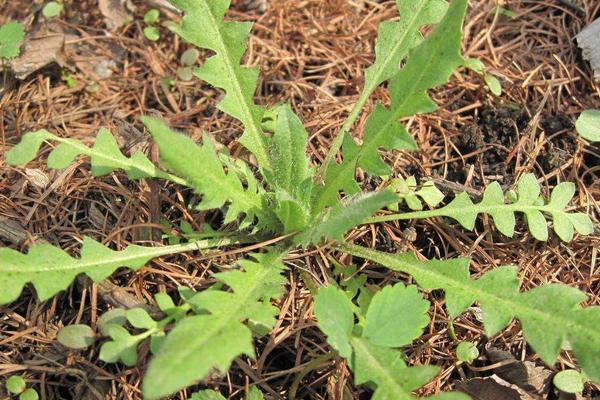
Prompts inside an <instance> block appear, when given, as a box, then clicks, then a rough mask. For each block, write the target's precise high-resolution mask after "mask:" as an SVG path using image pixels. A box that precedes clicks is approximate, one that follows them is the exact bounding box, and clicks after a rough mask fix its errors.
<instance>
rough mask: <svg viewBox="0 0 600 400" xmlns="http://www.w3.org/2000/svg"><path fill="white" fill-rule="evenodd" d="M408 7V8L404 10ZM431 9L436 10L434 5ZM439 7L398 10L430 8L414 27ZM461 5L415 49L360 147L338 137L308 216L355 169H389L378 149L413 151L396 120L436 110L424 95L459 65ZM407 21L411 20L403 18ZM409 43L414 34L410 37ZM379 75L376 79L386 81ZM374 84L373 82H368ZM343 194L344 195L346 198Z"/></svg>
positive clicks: (460, 1)
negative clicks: (339, 158) (338, 157)
mask: <svg viewBox="0 0 600 400" xmlns="http://www.w3.org/2000/svg"><path fill="white" fill-rule="evenodd" d="M409 3H411V4H409ZM436 4H437V5H436ZM441 4H442V3H440V2H436V1H430V2H424V1H416V2H408V1H407V2H406V4H403V5H401V10H402V9H403V8H404V9H406V10H408V9H410V8H412V7H415V9H416V8H420V7H431V9H430V11H431V10H433V11H431V12H430V14H428V15H430V17H429V18H427V19H422V18H423V16H421V19H418V20H420V21H429V22H431V21H434V20H435V18H432V16H439V14H440V11H441V9H442V8H441ZM466 7H467V1H466V0H455V1H453V2H452V4H451V5H450V8H449V9H448V11H447V12H446V14H445V16H444V18H443V19H442V21H441V22H440V23H439V24H438V25H437V26H436V27H435V29H434V31H433V32H432V33H431V35H429V36H428V37H427V38H426V39H425V40H424V41H423V42H422V43H421V44H420V45H419V46H417V47H416V48H415V49H414V51H413V52H412V54H411V55H410V57H409V58H408V60H407V61H406V65H405V66H404V68H402V69H401V70H400V71H399V72H398V73H397V74H395V75H394V76H393V78H391V81H390V95H391V100H392V103H391V106H390V107H389V108H386V107H384V106H381V105H378V106H377V107H376V108H375V110H374V111H373V113H372V114H371V115H370V116H369V118H368V119H367V123H366V125H365V133H364V137H363V143H362V145H361V146H358V145H357V144H356V143H355V142H354V140H353V139H352V138H351V137H350V136H349V135H347V134H346V133H345V132H342V134H343V135H345V136H344V138H343V146H342V148H343V155H344V160H343V162H342V164H341V165H335V163H332V165H330V166H328V167H327V173H326V176H325V177H324V179H325V184H324V185H323V186H324V187H323V188H317V190H316V191H315V198H314V201H313V204H314V206H313V208H314V213H315V214H316V213H319V212H320V211H322V210H323V209H324V208H325V207H327V206H330V205H332V204H335V202H336V201H337V194H338V192H339V191H342V190H343V191H346V190H347V189H348V188H349V187H350V188H351V186H352V185H351V184H349V182H353V181H354V171H355V168H356V167H361V168H363V169H365V171H367V172H369V173H372V174H379V175H384V174H388V173H389V167H388V166H387V165H386V164H385V163H384V162H383V161H382V160H381V158H380V156H379V152H378V151H379V149H380V148H384V149H388V150H390V149H406V150H414V149H416V144H415V142H414V141H413V140H412V138H411V136H410V135H409V134H408V132H407V131H406V128H405V127H404V126H403V125H402V124H401V123H400V121H399V120H400V118H403V117H407V116H411V115H413V114H416V113H426V112H431V111H434V110H435V109H436V108H437V105H436V104H435V103H434V102H433V101H432V100H431V99H430V98H429V95H428V90H429V89H432V88H435V87H436V86H439V85H442V84H444V83H446V82H447V81H448V79H449V77H450V75H451V74H452V72H453V71H454V70H455V69H456V68H458V67H459V66H461V65H462V64H463V57H462V56H461V55H460V44H461V39H462V31H461V28H462V23H463V19H464V15H465V12H466ZM408 15H412V14H410V13H409V14H408ZM411 35H412V37H413V40H414V38H415V37H417V38H418V36H417V35H418V33H417V34H415V33H414V32H413V33H411ZM387 75H389V74H386V75H382V76H387ZM374 82H376V80H375V81H374ZM347 194H348V193H347Z"/></svg>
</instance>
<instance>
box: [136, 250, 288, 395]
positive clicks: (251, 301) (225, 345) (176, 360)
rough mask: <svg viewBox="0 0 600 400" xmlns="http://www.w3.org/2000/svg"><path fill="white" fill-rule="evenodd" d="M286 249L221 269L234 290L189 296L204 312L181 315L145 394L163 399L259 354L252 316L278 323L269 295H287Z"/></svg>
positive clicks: (262, 322)
mask: <svg viewBox="0 0 600 400" xmlns="http://www.w3.org/2000/svg"><path fill="white" fill-rule="evenodd" d="M283 255H284V254H282V253H281V252H277V251H272V252H269V253H266V254H254V255H253V257H254V259H255V260H256V261H249V260H245V261H241V262H240V266H241V267H242V268H243V272H242V271H239V270H235V271H231V272H225V273H220V274H216V275H215V276H216V278H217V279H218V280H219V281H221V282H223V283H225V284H226V285H227V286H228V287H229V288H231V292H225V291H222V290H205V291H203V292H199V293H197V294H195V295H193V296H191V297H190V298H187V299H186V302H187V303H189V304H190V305H191V306H192V308H193V309H194V310H195V311H196V312H198V313H199V314H200V315H196V316H193V317H188V318H185V319H183V320H181V321H180V322H179V323H178V324H177V326H176V327H175V328H174V329H173V330H172V331H171V332H169V333H168V334H167V337H166V339H165V340H164V342H163V343H162V345H161V348H160V351H159V353H158V354H157V355H156V356H155V357H154V358H153V359H152V361H151V362H150V366H149V368H148V372H147V373H146V376H145V377H144V381H143V385H142V390H143V393H144V398H145V399H149V400H152V399H158V398H161V397H163V396H166V395H168V394H171V393H173V392H175V391H177V390H179V389H182V388H184V387H186V386H189V385H191V384H193V383H194V382H196V381H198V380H200V379H203V378H204V377H205V376H206V375H207V374H208V373H210V372H211V371H213V370H218V371H220V372H223V373H224V372H226V371H227V369H229V366H230V364H231V362H232V361H233V359H235V358H236V357H238V356H239V355H241V354H246V355H248V356H254V346H253V344H252V332H251V331H250V328H248V326H247V325H246V324H245V323H244V321H246V320H249V321H252V322H253V323H256V324H260V325H262V326H264V327H268V328H271V327H272V326H273V325H274V324H275V317H274V316H275V315H276V313H277V311H278V310H277V308H276V307H274V306H272V305H271V304H270V302H268V300H269V299H274V298H278V297H280V296H281V295H282V294H283V285H284V283H285V282H286V281H285V279H284V278H283V276H281V272H282V270H283V268H284V267H283V264H282V263H281V257H282V256H283Z"/></svg>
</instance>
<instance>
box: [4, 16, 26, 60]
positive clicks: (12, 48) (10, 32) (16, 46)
mask: <svg viewBox="0 0 600 400" xmlns="http://www.w3.org/2000/svg"><path fill="white" fill-rule="evenodd" d="M23 39H25V28H24V27H23V25H22V24H20V23H19V22H15V21H12V22H7V23H6V24H4V25H2V26H0V60H2V63H4V62H5V61H8V60H10V59H12V58H15V57H18V56H19V54H20V48H21V45H22V44H23Z"/></svg>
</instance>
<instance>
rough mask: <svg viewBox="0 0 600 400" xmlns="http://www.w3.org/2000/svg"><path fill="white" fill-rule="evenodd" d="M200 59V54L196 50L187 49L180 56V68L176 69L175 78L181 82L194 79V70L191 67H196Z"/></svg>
mask: <svg viewBox="0 0 600 400" xmlns="http://www.w3.org/2000/svg"><path fill="white" fill-rule="evenodd" d="M198 57H200V52H199V51H198V50H197V49H194V48H191V49H187V50H186V51H184V52H183V54H182V55H181V59H180V63H181V66H180V67H178V68H177V77H178V78H179V79H181V80H182V81H191V80H192V78H193V77H194V70H193V69H192V67H193V66H194V65H196V62H197V61H198Z"/></svg>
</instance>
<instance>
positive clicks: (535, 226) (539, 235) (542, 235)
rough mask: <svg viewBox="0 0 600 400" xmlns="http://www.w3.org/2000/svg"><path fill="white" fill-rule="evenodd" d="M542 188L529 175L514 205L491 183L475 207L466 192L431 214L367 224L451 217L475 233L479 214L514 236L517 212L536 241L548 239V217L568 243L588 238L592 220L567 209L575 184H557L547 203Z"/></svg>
mask: <svg viewBox="0 0 600 400" xmlns="http://www.w3.org/2000/svg"><path fill="white" fill-rule="evenodd" d="M540 192H541V190H540V185H539V183H538V181H537V179H536V178H535V176H534V175H533V174H526V175H523V177H522V178H521V179H520V180H519V182H518V185H517V193H518V198H517V200H516V201H514V202H512V203H507V202H506V199H505V197H506V196H505V195H504V193H503V191H502V188H501V187H500V184H499V183H498V182H492V183H491V184H490V185H488V187H487V188H486V189H485V192H484V194H483V199H482V200H481V202H479V203H478V204H474V203H473V201H472V200H471V198H470V196H469V195H468V194H467V193H466V192H463V193H460V194H458V195H457V196H456V197H455V198H454V200H452V201H451V202H450V203H449V204H448V205H447V206H445V207H442V208H438V209H435V210H429V211H417V212H410V213H404V214H397V215H395V216H384V217H376V218H371V219H370V220H368V222H371V223H374V222H383V221H390V220H396V219H403V220H404V219H413V218H430V217H439V216H443V217H448V218H452V219H454V220H455V221H457V222H458V223H459V224H461V225H462V226H463V227H464V228H466V229H469V230H472V229H473V228H474V227H475V222H476V221H477V217H478V215H479V214H483V213H485V214H488V215H490V216H491V217H492V219H493V220H494V223H495V224H496V227H497V228H498V230H499V231H500V232H501V233H502V234H504V235H506V236H508V237H512V236H513V235H514V232H515V224H516V218H515V213H516V212H521V213H523V214H524V215H525V219H526V221H527V226H528V228H529V231H530V232H531V234H532V235H533V237H534V238H536V239H538V240H542V241H543V240H547V239H548V226H547V222H546V217H545V215H547V216H549V217H550V219H551V220H552V222H553V229H554V232H555V233H556V234H557V235H558V237H559V238H560V239H562V240H564V241H566V242H568V241H570V240H571V239H573V235H574V233H575V232H578V233H579V234H582V235H589V234H591V233H592V232H593V231H594V226H593V223H592V221H591V219H590V218H589V217H588V216H587V215H586V214H584V213H577V212H575V213H570V212H567V211H566V210H565V208H566V207H567V205H568V204H569V202H570V201H571V199H572V198H573V195H574V194H575V185H574V184H573V183H570V182H563V183H560V184H558V185H557V186H556V187H555V188H554V189H553V190H552V192H551V193H550V200H549V201H548V202H547V203H545V202H544V201H543V199H542V198H540Z"/></svg>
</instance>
